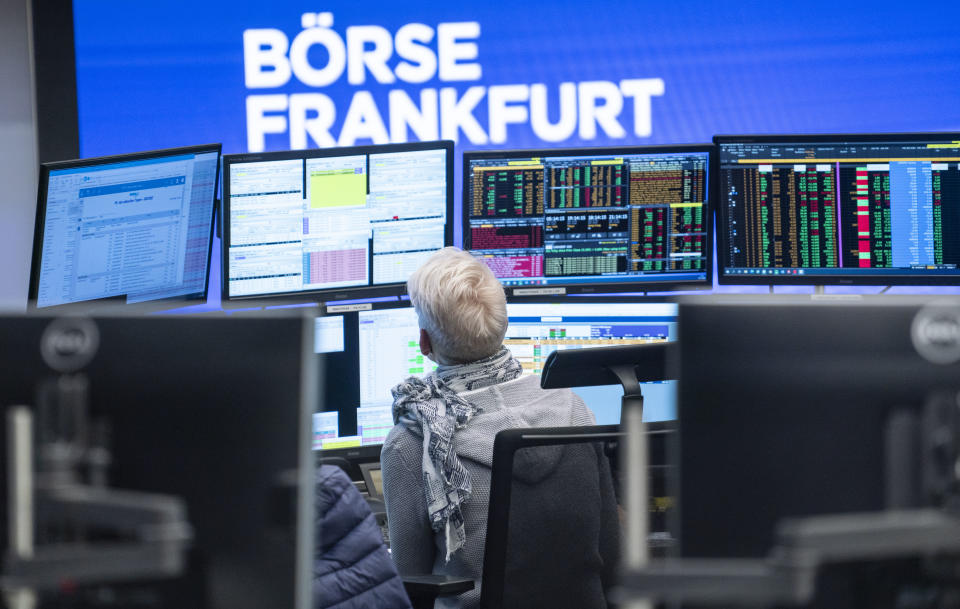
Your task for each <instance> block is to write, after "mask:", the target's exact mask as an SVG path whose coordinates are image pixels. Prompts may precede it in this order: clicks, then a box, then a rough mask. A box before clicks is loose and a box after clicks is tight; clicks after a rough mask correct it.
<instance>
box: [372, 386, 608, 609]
mask: <svg viewBox="0 0 960 609" xmlns="http://www.w3.org/2000/svg"><path fill="white" fill-rule="evenodd" d="M459 395H460V396H461V397H462V398H464V399H465V400H467V401H469V402H470V403H471V404H474V405H476V406H479V407H480V408H482V412H481V413H480V414H477V415H475V416H474V417H473V418H472V419H471V420H470V422H469V423H468V424H467V426H466V427H465V428H464V429H461V430H459V431H457V432H456V434H455V436H454V439H455V442H456V450H457V455H459V457H460V459H461V460H462V461H463V465H464V467H465V468H466V469H467V471H468V472H469V473H470V481H471V486H472V496H471V497H470V499H469V500H468V501H466V502H465V503H464V504H463V506H462V509H463V517H464V525H465V528H466V536H467V541H466V545H465V547H464V548H463V549H461V550H460V551H459V552H457V553H455V554H454V555H453V556H452V557H451V559H450V562H449V563H446V564H444V555H443V551H442V550H441V547H442V546H441V545H440V544H439V543H438V540H436V539H435V538H434V533H433V531H432V530H431V529H430V522H429V520H428V518H427V507H426V499H425V497H424V492H423V487H422V482H421V480H422V476H423V465H422V454H423V439H422V438H421V437H420V436H419V435H416V434H414V433H413V432H412V431H410V430H409V429H407V428H406V427H404V426H403V425H396V426H394V428H393V429H392V430H391V431H390V434H389V435H388V436H387V439H386V441H385V442H384V444H383V451H382V453H381V463H382V468H383V494H384V501H385V503H386V509H387V522H388V524H389V527H390V546H391V552H392V554H393V560H394V562H396V564H397V568H398V570H399V571H400V574H401V575H417V574H424V573H435V574H442V575H455V576H458V577H471V578H473V579H474V580H475V584H476V587H475V588H474V590H472V591H471V592H468V593H466V594H463V595H461V596H457V597H446V598H441V599H439V600H438V601H437V604H436V606H437V607H443V608H447V607H450V608H455V607H463V608H470V607H474V606H476V605H477V603H478V602H479V600H480V574H481V571H482V567H483V552H484V540H485V539H486V533H487V509H488V506H489V503H490V468H491V465H492V461H493V440H494V437H495V436H496V435H497V432H499V431H502V430H504V429H511V428H517V427H552V426H567V425H593V424H594V417H593V413H591V412H590V410H589V409H587V406H586V405H585V404H584V403H583V400H582V399H580V397H579V396H577V395H576V394H574V393H573V392H572V391H570V390H569V389H552V390H544V389H541V388H540V377H538V376H534V375H530V376H524V377H520V378H518V379H515V380H512V381H508V382H506V383H501V384H498V385H492V386H489V387H484V388H482V389H477V390H474V391H465V392H463V393H460V394H459Z"/></svg>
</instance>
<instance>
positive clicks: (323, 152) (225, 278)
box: [220, 140, 454, 306]
mask: <svg viewBox="0 0 960 609" xmlns="http://www.w3.org/2000/svg"><path fill="white" fill-rule="evenodd" d="M418 150H443V151H445V152H446V153H447V203H446V212H445V213H446V218H447V219H446V223H445V225H444V231H443V243H444V246H449V245H453V177H454V176H453V166H454V159H453V152H454V150H453V141H452V140H432V141H429V142H407V143H402V144H371V145H367V146H350V147H344V148H315V149H309V150H283V151H275V152H247V153H240V154H225V155H223V189H222V193H223V194H222V196H221V199H222V203H223V206H222V209H223V214H222V216H221V222H222V226H221V235H222V239H221V243H220V245H221V247H220V250H221V262H220V269H221V279H222V281H221V302H223V304H224V306H230V304H229V303H239V302H242V301H248V300H261V301H268V300H283V301H285V302H331V301H338V300H351V299H360V298H375V297H381V296H401V295H403V294H406V290H407V285H406V282H393V283H385V284H377V285H366V286H353V287H338V288H328V289H321V290H300V291H294V292H276V293H271V294H249V295H244V296H230V294H229V291H230V168H231V166H232V165H233V164H234V163H250V162H260V161H288V160H292V159H316V158H329V157H337V156H350V155H360V154H364V155H371V154H389V153H394V152H413V151H418Z"/></svg>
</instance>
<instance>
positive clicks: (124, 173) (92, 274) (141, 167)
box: [29, 144, 220, 307]
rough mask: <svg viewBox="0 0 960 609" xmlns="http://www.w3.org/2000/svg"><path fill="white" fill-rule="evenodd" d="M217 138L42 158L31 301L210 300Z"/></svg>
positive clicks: (44, 303) (53, 303)
mask: <svg viewBox="0 0 960 609" xmlns="http://www.w3.org/2000/svg"><path fill="white" fill-rule="evenodd" d="M219 160H220V145H219V144H217V145H212V146H201V147H194V148H183V149H173V150H163V151H157V152H150V153H142V154H134V155H124V156H115V157H106V158H98V159H87V160H83V161H67V162H63V163H49V164H45V165H44V166H43V167H42V170H41V176H40V200H39V203H38V208H37V229H36V234H35V237H34V239H35V241H34V258H33V272H32V275H31V289H30V294H29V297H30V300H31V302H34V303H35V305H36V306H37V307H51V306H57V305H67V304H73V303H79V302H85V301H94V300H102V299H113V298H121V299H124V300H125V301H126V302H127V303H140V302H146V301H152V300H164V299H171V298H177V299H190V298H204V297H206V290H207V273H208V269H209V260H210V246H211V240H212V238H213V212H214V202H215V196H216V192H217V181H218V177H219Z"/></svg>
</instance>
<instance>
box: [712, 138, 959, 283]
mask: <svg viewBox="0 0 960 609" xmlns="http://www.w3.org/2000/svg"><path fill="white" fill-rule="evenodd" d="M716 142H717V145H718V148H719V167H720V169H719V171H718V175H719V182H720V188H719V191H720V198H721V200H720V202H719V208H720V215H719V219H718V231H719V233H720V238H719V243H720V248H719V251H720V254H719V258H720V260H719V263H720V268H721V271H720V281H721V283H762V284H771V283H807V284H810V283H819V284H827V283H859V284H871V285H876V284H886V285H890V284H911V283H912V284H927V285H929V284H957V283H960V133H947V134H897V135H873V136H870V135H846V136H843V135H836V136H828V135H821V136H753V137H751V136H742V137H741V136H718V137H717V138H716Z"/></svg>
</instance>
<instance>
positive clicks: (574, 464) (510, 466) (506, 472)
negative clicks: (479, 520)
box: [480, 425, 624, 609]
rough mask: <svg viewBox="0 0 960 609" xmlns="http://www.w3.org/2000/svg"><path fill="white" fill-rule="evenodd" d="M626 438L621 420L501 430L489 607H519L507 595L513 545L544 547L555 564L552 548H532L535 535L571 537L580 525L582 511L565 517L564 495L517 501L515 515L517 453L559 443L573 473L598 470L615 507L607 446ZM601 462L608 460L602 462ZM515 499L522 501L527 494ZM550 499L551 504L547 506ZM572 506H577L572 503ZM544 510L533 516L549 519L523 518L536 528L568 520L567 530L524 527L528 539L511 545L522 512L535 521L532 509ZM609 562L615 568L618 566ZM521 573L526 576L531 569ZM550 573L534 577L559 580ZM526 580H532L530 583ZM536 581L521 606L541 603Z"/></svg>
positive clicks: (485, 587) (488, 554)
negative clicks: (532, 501) (536, 502)
mask: <svg viewBox="0 0 960 609" xmlns="http://www.w3.org/2000/svg"><path fill="white" fill-rule="evenodd" d="M623 437H624V434H623V433H621V431H620V426H619V425H597V426H580V427H541V428H523V429H508V430H504V431H501V432H500V433H498V434H497V436H496V439H495V440H494V445H493V469H492V474H491V483H490V507H489V512H488V518H487V539H486V548H485V551H484V557H483V578H482V589H481V602H480V606H481V607H483V608H484V609H500V608H501V607H507V606H517V603H518V599H511V598H506V597H505V592H506V590H507V588H508V582H507V570H508V566H509V563H510V562H511V556H510V555H509V552H510V551H511V550H510V548H511V547H513V548H516V551H525V552H543V553H544V554H547V556H545V560H544V562H545V563H549V562H550V559H551V558H554V557H552V556H549V554H550V550H549V549H547V548H543V547H530V546H531V545H536V542H535V541H534V539H536V538H538V536H539V539H541V540H543V539H549V538H550V537H551V536H552V537H554V538H556V539H558V540H563V539H567V538H568V537H570V530H571V527H575V526H576V522H575V520H576V515H574V517H573V518H572V519H571V520H570V521H563V520H564V518H565V515H564V514H563V512H562V510H563V508H564V507H565V506H563V505H558V502H563V501H564V499H563V498H559V497H557V498H554V497H551V498H549V499H550V501H548V502H541V504H540V505H536V506H522V505H519V504H518V505H515V506H514V509H513V510H512V511H513V513H514V516H515V517H514V519H513V520H511V500H512V498H514V497H513V491H514V487H515V482H516V479H515V475H514V462H515V460H516V459H515V457H516V455H517V452H518V451H520V450H523V449H536V448H540V447H559V448H554V450H563V451H565V452H564V454H563V458H562V459H561V460H562V461H563V462H564V463H565V465H563V466H562V467H563V468H566V469H567V470H568V472H569V470H570V468H576V469H579V470H583V473H585V474H586V475H587V476H590V475H591V474H594V473H595V475H596V476H597V480H598V488H599V489H601V491H604V490H605V491H606V492H607V494H608V495H609V498H610V501H609V502H610V503H614V505H613V506H608V507H609V508H610V509H614V510H615V502H614V501H613V491H612V488H613V487H612V479H610V473H609V472H610V468H609V465H608V464H607V463H606V455H605V451H604V450H603V447H604V445H605V444H607V443H610V442H617V441H619V440H622V439H623ZM570 445H576V446H570ZM541 450H543V448H541ZM601 461H602V462H603V463H602V464H601ZM602 477H606V480H602ZM571 490H572V492H573V493H577V492H578V489H571ZM515 499H517V500H518V501H519V500H522V499H523V498H515ZM528 499H529V497H528ZM594 499H596V497H594ZM597 500H598V499H597ZM598 501H599V500H598ZM547 503H549V504H550V505H549V506H547V505H546V504H547ZM548 508H549V509H548ZM570 509H575V508H574V507H573V506H572V505H571V506H570ZM597 509H598V511H599V506H597ZM540 510H543V513H544V517H543V518H542V519H541V518H539V516H538V517H536V518H532V520H543V522H539V523H538V522H532V523H531V522H527V521H521V523H520V524H521V525H522V526H525V527H526V526H528V525H530V526H533V527H534V528H535V527H536V525H537V524H540V525H541V526H546V527H550V526H557V524H558V520H559V521H561V522H562V524H560V525H559V526H560V527H562V528H561V530H553V531H539V532H535V533H534V534H532V535H531V536H530V537H529V538H527V537H526V535H527V532H526V531H524V535H525V538H524V539H522V540H518V539H516V537H515V538H514V545H513V546H511V544H510V536H511V532H510V523H511V522H513V523H514V524H515V525H516V524H517V517H522V518H526V519H527V520H531V518H530V514H531V513H539V511H540ZM518 512H520V513H522V514H526V516H520V514H518ZM547 512H550V514H547ZM551 520H553V521H554V522H553V524H551ZM608 520H609V519H608ZM613 520H614V522H615V521H616V519H615V518H614V519H613ZM592 526H599V523H592ZM518 542H520V543H518ZM528 542H529V543H528ZM609 567H610V568H611V571H612V566H609ZM516 575H518V576H521V577H526V576H527V575H529V574H525V575H519V574H516ZM550 575H551V574H550V573H543V574H542V578H541V577H536V578H534V579H536V580H539V581H541V582H543V581H554V583H555V579H554V580H551V577H550ZM526 584H531V585H530V586H526ZM533 584H535V582H533V581H530V582H525V583H524V585H525V587H527V588H528V590H529V591H530V598H529V599H526V600H525V601H524V602H522V605H521V606H527V607H530V606H536V601H537V596H536V595H537V593H536V591H535V586H534V585H533ZM548 585H553V584H548ZM513 588H515V586H511V589H513Z"/></svg>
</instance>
